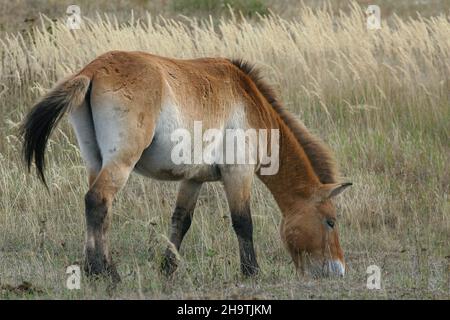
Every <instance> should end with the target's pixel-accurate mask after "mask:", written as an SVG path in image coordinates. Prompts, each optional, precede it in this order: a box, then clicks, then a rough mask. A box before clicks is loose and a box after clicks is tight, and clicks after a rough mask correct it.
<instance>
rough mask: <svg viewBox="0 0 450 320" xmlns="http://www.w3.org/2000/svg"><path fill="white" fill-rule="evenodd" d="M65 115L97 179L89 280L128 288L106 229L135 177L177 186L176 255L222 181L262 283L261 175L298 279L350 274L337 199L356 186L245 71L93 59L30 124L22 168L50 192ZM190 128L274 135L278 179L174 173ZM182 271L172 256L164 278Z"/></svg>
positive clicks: (250, 264) (243, 169) (191, 170)
mask: <svg viewBox="0 0 450 320" xmlns="http://www.w3.org/2000/svg"><path fill="white" fill-rule="evenodd" d="M65 112H68V113H69V114H70V121H71V124H72V126H73V128H74V129H75V133H76V136H77V140H78V144H79V146H80V150H81V154H82V157H83V159H84V161H85V163H86V167H87V171H88V178H89V191H88V192H87V193H86V196H85V204H86V228H87V230H86V231H87V232H86V245H85V270H86V271H87V273H88V274H108V275H110V276H112V277H113V279H115V280H118V279H120V278H119V275H118V274H117V271H116V269H115V267H114V266H113V264H112V262H111V256H110V252H109V243H108V229H109V226H110V222H111V206H112V202H113V199H114V197H115V196H116V194H117V192H118V191H119V190H120V189H121V188H122V187H123V186H124V185H125V183H126V181H127V179H128V176H129V175H130V173H131V171H133V170H135V171H137V172H139V173H141V174H143V175H146V176H149V177H152V178H156V179H164V180H180V181H181V183H180V186H179V193H178V197H177V201H176V208H175V210H174V212H173V216H172V225H171V233H170V241H171V242H172V243H173V245H174V246H175V248H176V249H177V250H178V249H179V248H180V245H181V242H182V240H183V237H184V235H185V234H186V232H187V231H188V229H189V227H190V225H191V220H192V217H193V213H194V207H195V204H196V201H197V197H198V195H199V192H200V188H201V186H202V183H203V182H206V181H222V183H223V185H224V189H225V192H226V196H227V200H228V204H229V208H230V211H231V220H232V225H233V228H234V230H235V232H236V234H237V238H238V242H239V253H240V260H241V270H242V272H243V273H244V274H245V275H254V274H256V273H257V272H258V269H259V268H258V264H257V261H256V256H255V250H254V245H253V226H252V217H251V214H250V191H251V185H252V179H253V176H254V174H255V173H256V175H258V177H259V178H260V179H261V180H262V181H263V183H264V184H265V185H266V186H267V188H268V189H269V190H270V191H271V193H272V194H273V196H274V198H275V200H276V202H277V204H278V205H279V207H280V209H281V212H282V222H281V228H280V231H281V237H282V240H283V242H284V244H285V246H286V248H287V249H288V251H289V253H290V254H291V256H292V258H293V261H294V263H295V266H296V267H297V269H301V270H303V269H304V266H305V265H308V266H313V267H314V268H312V269H313V270H316V271H319V273H320V274H324V273H326V274H328V273H331V274H339V275H343V274H344V272H345V263H344V256H343V252H342V249H341V247H340V245H339V240H338V230H337V229H338V227H337V225H336V213H335V207H334V205H333V203H332V201H331V198H332V197H334V196H335V195H337V194H339V193H340V192H341V191H342V190H344V189H345V188H346V187H347V186H349V185H350V183H338V182H337V171H336V169H335V164H334V161H333V159H332V156H331V153H330V152H329V151H328V149H327V148H326V147H325V146H324V145H323V144H322V143H321V142H320V141H319V140H318V139H317V138H315V137H314V136H312V135H311V134H310V133H308V131H307V129H306V128H305V127H304V126H303V125H302V124H301V123H300V122H299V121H297V120H296V119H295V118H293V117H292V116H291V115H290V114H289V113H288V112H287V111H286V110H285V109H284V108H283V107H282V106H281V105H280V103H279V102H278V101H277V99H276V98H275V95H274V93H273V91H272V89H271V88H270V87H269V86H268V85H266V84H265V83H264V82H263V81H262V80H261V78H260V77H259V75H258V72H257V71H256V70H255V69H254V68H253V67H252V66H250V65H249V64H247V63H245V62H242V61H230V60H227V59H220V58H214V59H213V58H207V59H195V60H176V59H169V58H164V57H159V56H155V55H151V54H147V53H143V52H122V51H114V52H108V53H106V54H103V55H101V56H99V57H97V58H96V59H95V60H94V61H92V62H91V63H89V64H88V65H87V66H85V67H84V68H83V69H82V70H81V71H80V72H78V73H77V74H75V75H73V76H71V77H69V78H68V79H66V80H64V81H63V82H61V83H59V84H58V85H56V86H55V88H54V89H52V90H51V91H50V92H49V93H48V94H47V95H46V96H45V97H43V99H42V100H41V101H40V102H38V103H37V104H36V105H35V106H34V107H33V109H32V110H31V112H30V113H29V114H28V115H27V117H26V119H25V121H24V124H23V126H22V134H23V136H24V157H25V161H26V163H27V165H28V169H30V166H31V164H32V161H33V159H34V162H35V164H36V168H37V172H38V174H39V176H40V178H41V179H42V181H43V182H44V183H45V178H44V152H45V147H46V143H47V140H48V138H49V136H50V134H51V132H52V129H53V128H54V127H55V126H56V124H57V123H58V121H59V120H60V119H61V117H62V116H63V114H64V113H65ZM194 121H202V124H203V127H205V128H220V129H221V130H225V129H227V128H242V129H247V128H258V129H277V130H278V132H279V170H278V172H277V173H276V174H274V175H262V174H261V172H260V170H261V167H260V166H259V164H256V165H239V164H215V163H213V164H203V165H198V164H197V165H186V164H181V165H175V164H174V163H173V161H171V149H172V148H173V141H172V140H171V133H172V132H173V131H174V130H176V129H177V128H181V127H182V128H189V129H190V130H191V129H192V123H193V122H194ZM305 256H306V257H309V258H308V259H305ZM176 264H177V263H176V260H175V259H174V254H173V251H172V250H170V249H168V250H167V251H166V254H165V260H164V263H163V270H165V271H166V272H167V273H168V274H170V273H172V272H173V271H174V270H175V268H176V266H177V265H176Z"/></svg>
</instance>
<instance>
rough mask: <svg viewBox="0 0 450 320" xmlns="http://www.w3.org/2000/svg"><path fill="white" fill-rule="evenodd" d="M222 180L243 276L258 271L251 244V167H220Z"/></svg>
mask: <svg viewBox="0 0 450 320" xmlns="http://www.w3.org/2000/svg"><path fill="white" fill-rule="evenodd" d="M220 171H221V174H222V181H223V185H224V188H225V193H226V196H227V200H228V206H229V208H230V213H231V222H232V225H233V229H234V231H235V233H236V235H237V238H238V243H239V255H240V259H241V271H242V273H243V274H244V275H245V276H252V275H255V274H257V273H258V271H259V267H258V263H257V261H256V254H255V249H254V245H253V223H252V216H251V213H250V193H251V187H252V178H253V167H252V166H247V165H232V166H224V167H223V168H221V170H220Z"/></svg>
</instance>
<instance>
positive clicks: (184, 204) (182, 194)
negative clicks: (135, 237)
mask: <svg viewBox="0 0 450 320" xmlns="http://www.w3.org/2000/svg"><path fill="white" fill-rule="evenodd" d="M201 186H202V184H201V183H200V182H195V181H190V180H184V181H182V182H181V183H180V187H179V190H178V197H177V202H176V206H175V210H174V212H173V214H172V223H171V228H170V242H171V243H172V244H173V246H169V247H168V248H167V249H166V252H165V255H164V260H163V263H162V265H161V268H162V271H163V272H164V273H165V274H166V275H168V276H169V275H171V274H172V273H173V272H174V271H175V270H176V269H177V267H178V264H177V259H176V252H174V250H176V251H178V250H179V249H180V246H181V242H182V241H183V238H184V236H185V234H186V232H187V231H188V230H189V227H190V226H191V222H192V216H193V214H194V209H195V204H196V202H197V198H198V195H199V193H200V189H201Z"/></svg>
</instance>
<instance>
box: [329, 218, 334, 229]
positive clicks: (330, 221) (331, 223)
mask: <svg viewBox="0 0 450 320" xmlns="http://www.w3.org/2000/svg"><path fill="white" fill-rule="evenodd" d="M334 223H335V222H334V220H333V219H327V225H328V226H329V227H330V228H331V229H333V228H334Z"/></svg>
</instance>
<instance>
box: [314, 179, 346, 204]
mask: <svg viewBox="0 0 450 320" xmlns="http://www.w3.org/2000/svg"><path fill="white" fill-rule="evenodd" d="M352 184H353V183H351V182H344V183H327V184H323V185H322V186H321V188H320V191H319V193H320V198H321V199H322V200H325V199H329V198H333V197H335V196H337V195H338V194H340V193H341V192H342V191H344V190H345V189H347V188H348V187H350V186H351V185H352Z"/></svg>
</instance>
